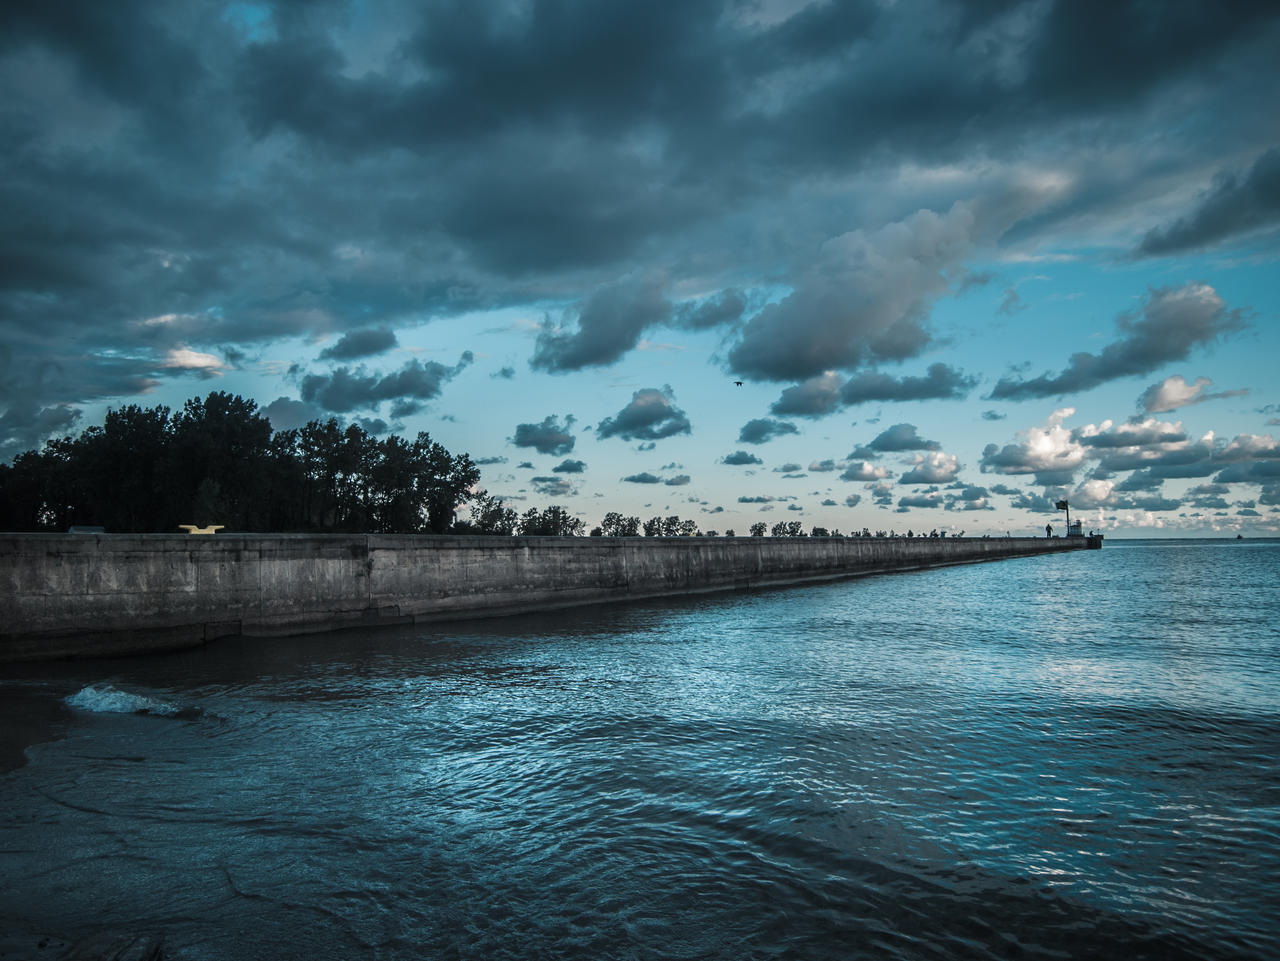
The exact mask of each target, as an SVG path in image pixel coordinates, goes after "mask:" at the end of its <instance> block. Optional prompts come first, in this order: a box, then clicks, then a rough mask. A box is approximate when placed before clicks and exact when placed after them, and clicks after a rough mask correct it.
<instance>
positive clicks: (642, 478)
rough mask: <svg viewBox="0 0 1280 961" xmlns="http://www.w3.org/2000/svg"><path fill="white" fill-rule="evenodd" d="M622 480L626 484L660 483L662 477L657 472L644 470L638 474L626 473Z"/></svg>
mask: <svg viewBox="0 0 1280 961" xmlns="http://www.w3.org/2000/svg"><path fill="white" fill-rule="evenodd" d="M622 480H623V481H624V482H626V483H628V484H661V483H662V478H661V477H659V476H658V475H657V474H650V473H649V472H648V471H644V472H642V473H639V474H628V475H627V476H626V477H624V478H622Z"/></svg>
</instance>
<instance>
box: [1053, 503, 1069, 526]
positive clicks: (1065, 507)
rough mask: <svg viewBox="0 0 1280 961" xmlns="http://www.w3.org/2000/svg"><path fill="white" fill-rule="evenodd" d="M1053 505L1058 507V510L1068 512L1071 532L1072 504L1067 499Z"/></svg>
mask: <svg viewBox="0 0 1280 961" xmlns="http://www.w3.org/2000/svg"><path fill="white" fill-rule="evenodd" d="M1053 506H1054V507H1056V508H1058V510H1060V511H1066V512H1067V533H1068V534H1070V533H1071V505H1069V504H1068V503H1067V502H1066V501H1058V502H1057V503H1056V504H1054V505H1053Z"/></svg>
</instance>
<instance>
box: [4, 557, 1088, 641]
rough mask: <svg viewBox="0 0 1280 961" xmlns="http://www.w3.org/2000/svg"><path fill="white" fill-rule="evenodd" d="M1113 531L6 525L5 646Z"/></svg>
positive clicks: (728, 584)
mask: <svg viewBox="0 0 1280 961" xmlns="http://www.w3.org/2000/svg"><path fill="white" fill-rule="evenodd" d="M1100 546H1101V538H1080V537H1061V538H1043V537H1040V538H1029V537H1026V538H1017V537H1015V538H972V537H971V538H921V537H917V538H875V537H870V538H842V537H796V538H789V537H780V538H775V537H620V538H611V537H570V538H561V537H448V536H445V537H433V536H419V535H382V534H378V535H372V534H323V535H311V534H283V535H240V534H218V535H214V536H205V537H191V536H186V535H168V534H88V535H76V534H0V661H16V660H39V659H49V658H68V657H102V656H112V655H119V654H135V653H145V652H151V651H165V650H176V649H180V648H184V647H193V646H197V645H200V644H204V643H206V642H208V641H210V640H212V639H213V638H216V637H220V636H226V635H232V634H244V635H251V636H267V635H280V634H304V633H310V632H315V631H326V630H333V629H335V628H341V627H350V626H355V625H368V624H401V623H412V622H418V621H433V620H446V619H457V618H464V617H488V616H496V615H508V614H519V613H522V612H531V611H539V612H540V611H546V610H551V609H555V608H562V607H571V606H576V605H581V604H593V603H600V602H604V601H616V600H633V599H641V598H652V597H664V596H672V595H682V594H696V593H702V592H709V591H723V590H750V589H751V588H754V587H761V586H774V585H782V584H796V583H802V582H806V581H817V580H827V579H833V578H842V577H856V576H861V575H866V574H879V573H887V572H891V571H906V570H915V569H919V568H926V567H939V566H944V565H948V564H967V563H974V562H978V561H992V560H1002V559H1006V558H1013V557H1023V556H1027V555H1034V554H1047V553H1057V552H1061V551H1071V550H1081V549H1085V548H1096V547H1100Z"/></svg>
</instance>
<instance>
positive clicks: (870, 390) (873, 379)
mask: <svg viewBox="0 0 1280 961" xmlns="http://www.w3.org/2000/svg"><path fill="white" fill-rule="evenodd" d="M977 382H978V379H977V378H976V377H969V376H966V375H965V374H964V373H963V372H961V371H958V370H956V369H955V368H954V367H949V366H947V365H946V364H941V363H938V364H930V365H929V372H928V374H927V375H926V376H924V377H898V378H895V377H891V376H889V375H888V374H881V373H876V372H870V371H869V372H867V373H864V374H858V375H856V376H854V377H851V378H849V380H848V381H847V382H846V383H845V385H844V386H843V387H842V388H840V399H841V400H842V401H843V402H844V403H846V404H849V405H853V404H865V403H868V402H869V401H875V400H885V401H907V400H959V399H961V398H963V397H965V396H966V395H967V394H968V393H969V391H970V390H972V389H973V386H974V384H976V383H977Z"/></svg>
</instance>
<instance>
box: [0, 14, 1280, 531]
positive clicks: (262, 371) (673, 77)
mask: <svg viewBox="0 0 1280 961" xmlns="http://www.w3.org/2000/svg"><path fill="white" fill-rule="evenodd" d="M1276 50H1280V5H1277V4H1276V3H1274V2H1273V0H1265V2H1256V3H1251V2H1245V0H1241V2H1228V3H1223V2H1202V3H1201V2H1190V0H1160V2H1156V0H1151V2H1131V3H1125V2H1117V0H1107V2H1093V0H1070V2H1068V0H1060V2H1051V0H1037V2H1003V0H971V2H966V3H941V2H927V0H898V2H891V0H867V2H833V3H807V2H804V0H681V2H678V3H675V2H673V3H622V2H615V3H609V2H585V0H493V2H486V0H457V2H454V0H427V2H423V0H412V2H409V0H347V2H338V0H307V2H302V0H278V2H275V3H257V2H237V3H216V2H205V0H168V2H166V3H162V4H161V3H152V2H145V0H116V2H113V3H102V2H99V0H88V2H79V3H77V2H73V0H68V2H62V3H44V4H6V5H4V7H3V10H2V11H0V126H2V127H3V144H4V150H3V153H2V154H0V164H2V165H3V175H2V176H0V212H2V214H3V216H0V250H2V251H3V255H2V256H0V460H2V461H6V462H7V461H8V460H9V459H10V458H12V457H13V456H15V455H16V454H18V453H20V452H21V451H24V450H28V449H32V448H37V447H39V446H40V445H41V444H42V443H43V442H44V440H46V439H47V438H49V437H54V436H61V435H63V434H67V433H78V432H79V431H80V430H82V429H84V428H86V427H88V426H90V425H93V424H96V423H101V420H102V416H103V414H104V413H105V411H106V410H107V409H108V408H113V407H114V408H118V407H121V406H124V405H126V404H140V405H143V406H148V407H150V406H155V405H157V404H164V405H167V406H170V407H173V408H178V407H181V405H182V404H183V402H184V401H185V400H186V399H187V398H190V397H195V396H203V395H205V394H206V393H208V392H209V391H213V390H224V391H229V392H231V393H236V394H240V395H242V396H244V397H249V398H252V399H254V400H255V401H256V402H257V403H258V405H259V407H260V408H261V409H262V411H263V412H264V413H265V414H266V416H268V417H269V418H270V420H271V422H272V425H273V427H275V428H276V429H278V430H283V429H288V428H291V427H296V426H300V425H301V424H303V423H305V422H307V421H309V420H311V419H315V418H322V419H323V418H328V417H335V418H337V419H339V420H340V421H342V422H343V423H359V424H361V425H362V426H364V427H365V429H367V430H369V431H372V432H375V433H377V434H379V435H385V434H387V433H389V432H391V433H398V434H401V435H404V436H408V437H413V436H415V435H416V434H417V433H418V432H419V431H426V432H428V433H429V434H430V435H431V437H432V438H433V439H434V440H437V441H439V442H440V443H442V444H444V445H445V446H446V447H447V448H449V449H450V450H451V451H453V452H455V453H461V452H466V453H468V454H470V455H471V457H472V458H473V459H474V460H475V461H476V462H477V463H478V464H479V465H480V466H481V469H482V477H481V483H480V486H482V487H483V488H485V489H486V490H488V491H489V492H490V493H492V494H496V495H498V496H500V497H502V498H503V499H504V500H505V501H506V502H507V504H508V505H509V506H512V507H515V508H516V509H517V510H518V511H520V512H523V511H524V510H527V509H528V508H529V507H539V508H542V507H545V506H548V505H550V504H560V505H562V506H564V507H565V508H567V509H568V510H569V511H570V512H572V513H573V514H575V515H577V516H579V517H581V518H583V519H584V520H585V521H586V522H587V524H588V526H594V525H595V524H598V523H599V522H600V520H601V519H602V518H603V516H604V514H605V513H606V512H609V511H619V512H621V513H623V514H628V515H637V516H640V517H641V518H648V517H652V516H655V515H663V516H666V515H670V514H677V515H679V516H681V517H682V518H692V519H693V520H695V521H696V522H697V523H698V524H699V526H700V528H701V529H702V530H704V531H706V530H717V531H720V532H724V531H726V530H736V531H737V532H738V533H739V534H745V533H746V531H747V529H748V528H749V527H750V526H751V525H752V524H754V523H757V522H759V521H764V522H766V523H767V524H768V525H769V526H770V527H772V525H773V524H775V523H777V522H779V521H792V520H799V521H801V522H802V524H803V525H804V528H805V529H806V530H807V529H809V528H810V527H812V526H822V527H826V528H829V529H839V530H841V531H845V532H848V531H855V530H861V529H863V528H867V529H870V530H872V531H875V530H895V531H898V532H902V531H906V530H909V529H911V530H914V531H930V530H939V531H949V532H951V533H953V534H954V533H958V532H960V531H966V532H967V533H969V534H970V535H974V534H982V533H992V534H996V533H1004V532H1006V531H1009V532H1013V533H1019V534H1028V533H1033V532H1036V531H1043V528H1044V525H1045V524H1046V523H1053V524H1054V525H1055V526H1056V527H1057V528H1058V530H1059V531H1061V523H1062V519H1063V518H1062V515H1061V514H1060V513H1058V512H1056V511H1055V509H1054V502H1055V501H1057V500H1059V499H1067V500H1068V501H1069V503H1070V504H1071V506H1072V513H1073V518H1074V517H1078V518H1079V519H1081V520H1082V521H1083V522H1084V524H1085V526H1086V527H1087V528H1090V529H1095V530H1100V531H1105V532H1107V533H1108V534H1112V535H1120V536H1175V535H1179V536H1211V535H1218V536H1223V535H1225V536H1234V535H1235V534H1236V533H1242V534H1244V535H1245V536H1261V535H1275V534H1277V533H1280V442H1278V441H1277V439H1276V438H1277V436H1280V378H1278V377H1277V375H1276V367H1277V363H1278V362H1280V272H1278V271H1277V259H1278V255H1280V110H1277V108H1276V104H1277V99H1278V94H1280V66H1278V65H1277V64H1278V63H1280V58H1277V57H1276V56H1275V51H1276ZM464 516H465V513H464Z"/></svg>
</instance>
